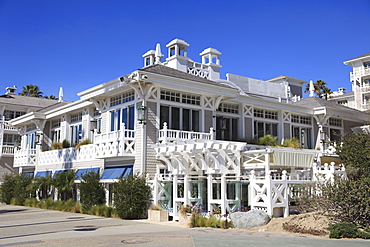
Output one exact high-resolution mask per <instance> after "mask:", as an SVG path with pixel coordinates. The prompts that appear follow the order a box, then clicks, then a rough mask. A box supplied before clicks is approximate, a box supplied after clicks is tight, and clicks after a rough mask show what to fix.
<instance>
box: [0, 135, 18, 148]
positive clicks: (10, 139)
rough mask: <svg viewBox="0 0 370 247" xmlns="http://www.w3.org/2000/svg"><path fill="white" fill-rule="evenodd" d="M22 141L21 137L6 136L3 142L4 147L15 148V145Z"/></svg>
mask: <svg viewBox="0 0 370 247" xmlns="http://www.w3.org/2000/svg"><path fill="white" fill-rule="evenodd" d="M20 141H21V136H20V135H13V134H4V140H3V144H4V145H10V146H13V145H16V144H18V143H20Z"/></svg>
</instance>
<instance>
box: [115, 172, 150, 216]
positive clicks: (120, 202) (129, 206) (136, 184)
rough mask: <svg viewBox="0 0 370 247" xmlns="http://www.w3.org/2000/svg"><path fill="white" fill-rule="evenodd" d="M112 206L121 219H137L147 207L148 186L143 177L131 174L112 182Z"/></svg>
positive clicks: (148, 197) (143, 213)
mask: <svg viewBox="0 0 370 247" xmlns="http://www.w3.org/2000/svg"><path fill="white" fill-rule="evenodd" d="M113 191H114V192H113V193H114V207H115V209H116V214H117V215H118V217H120V218H122V219H139V218H142V217H144V216H145V213H146V212H147V210H148V207H149V199H150V191H151V189H150V187H149V185H147V184H146V180H145V177H143V176H138V175H133V176H128V177H126V178H120V179H119V180H118V182H117V183H115V184H114V190H113Z"/></svg>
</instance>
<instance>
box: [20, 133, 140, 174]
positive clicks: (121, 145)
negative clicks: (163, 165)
mask: <svg viewBox="0 0 370 247" xmlns="http://www.w3.org/2000/svg"><path fill="white" fill-rule="evenodd" d="M94 140H95V143H94V144H88V145H83V146H80V147H79V149H75V148H74V147H71V148H64V149H59V150H50V151H45V152H39V154H38V159H37V164H38V165H53V164H72V163H73V162H79V161H87V160H93V159H97V158H104V157H114V156H124V155H133V154H135V131H134V130H124V131H115V132H110V133H106V134H96V135H95V137H94ZM36 154H37V152H36V149H24V150H19V151H16V152H14V166H16V167H19V166H35V165H36Z"/></svg>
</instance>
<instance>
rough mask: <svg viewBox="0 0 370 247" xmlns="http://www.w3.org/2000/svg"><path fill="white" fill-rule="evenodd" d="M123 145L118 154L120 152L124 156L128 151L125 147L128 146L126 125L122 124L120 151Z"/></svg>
mask: <svg viewBox="0 0 370 247" xmlns="http://www.w3.org/2000/svg"><path fill="white" fill-rule="evenodd" d="M120 145H121V150H119V151H118V152H120V153H121V154H124V153H126V150H125V146H126V125H125V123H122V124H121V136H120V143H119V144H118V147H117V148H118V149H119V146H120Z"/></svg>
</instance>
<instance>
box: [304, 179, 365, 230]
mask: <svg viewBox="0 0 370 247" xmlns="http://www.w3.org/2000/svg"><path fill="white" fill-rule="evenodd" d="M369 191H370V178H362V179H358V180H340V179H339V178H335V179H334V181H327V182H326V183H323V184H318V185H312V184H308V185H306V186H304V187H302V189H301V192H300V197H299V198H298V205H299V207H300V208H301V209H302V208H305V209H306V211H309V210H318V211H323V212H330V213H331V214H332V215H333V217H335V218H336V219H337V220H338V221H340V222H353V223H354V224H356V225H359V226H362V227H366V226H368V224H369V222H370V196H369Z"/></svg>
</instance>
